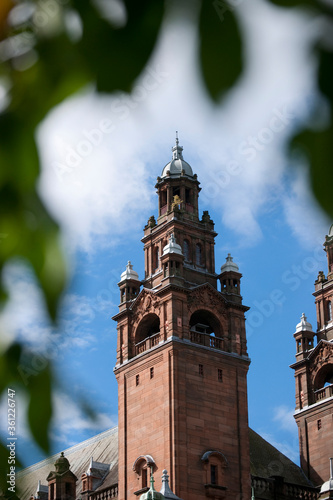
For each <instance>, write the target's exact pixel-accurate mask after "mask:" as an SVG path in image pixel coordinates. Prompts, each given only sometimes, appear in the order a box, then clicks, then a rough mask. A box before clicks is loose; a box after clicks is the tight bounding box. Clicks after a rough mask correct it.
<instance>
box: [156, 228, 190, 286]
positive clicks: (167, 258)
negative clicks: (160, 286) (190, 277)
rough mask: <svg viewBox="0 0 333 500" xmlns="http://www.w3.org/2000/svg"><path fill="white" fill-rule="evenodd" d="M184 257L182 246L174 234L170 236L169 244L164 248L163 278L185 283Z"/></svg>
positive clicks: (162, 261) (162, 258) (162, 260)
mask: <svg viewBox="0 0 333 500" xmlns="http://www.w3.org/2000/svg"><path fill="white" fill-rule="evenodd" d="M183 263H184V255H183V252H182V248H181V246H180V245H179V244H178V243H177V242H176V239H175V236H174V234H170V236H169V242H168V244H167V245H165V247H164V248H163V255H162V257H161V264H162V269H163V278H164V279H169V280H170V279H171V281H172V282H179V280H181V282H183Z"/></svg>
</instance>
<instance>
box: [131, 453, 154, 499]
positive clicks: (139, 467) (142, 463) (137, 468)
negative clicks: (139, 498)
mask: <svg viewBox="0 0 333 500" xmlns="http://www.w3.org/2000/svg"><path fill="white" fill-rule="evenodd" d="M149 467H150V468H151V469H152V470H154V468H155V461H154V459H153V457H152V456H151V455H140V457H138V458H137V459H136V460H135V462H134V464H133V470H134V472H136V473H137V475H138V476H139V479H141V484H140V489H139V490H138V491H136V492H135V494H136V495H138V494H139V493H141V492H142V493H144V492H145V491H148V490H149V484H148V482H149V481H148V468H149Z"/></svg>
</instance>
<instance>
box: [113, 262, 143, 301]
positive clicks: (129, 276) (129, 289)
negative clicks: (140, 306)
mask: <svg viewBox="0 0 333 500" xmlns="http://www.w3.org/2000/svg"><path fill="white" fill-rule="evenodd" d="M118 286H119V289H120V305H121V306H122V309H126V308H127V307H130V305H131V301H132V300H134V299H135V298H136V297H137V296H138V294H139V292H140V286H141V281H140V280H139V275H138V273H137V272H136V271H134V269H133V266H132V264H131V261H130V260H129V261H128V262H127V266H126V269H125V271H124V272H123V273H121V276H120V281H119V283H118Z"/></svg>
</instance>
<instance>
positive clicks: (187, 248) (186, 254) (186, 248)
mask: <svg viewBox="0 0 333 500" xmlns="http://www.w3.org/2000/svg"><path fill="white" fill-rule="evenodd" d="M183 254H184V259H185V260H186V261H187V262H190V260H191V259H190V244H189V242H188V240H184V243H183Z"/></svg>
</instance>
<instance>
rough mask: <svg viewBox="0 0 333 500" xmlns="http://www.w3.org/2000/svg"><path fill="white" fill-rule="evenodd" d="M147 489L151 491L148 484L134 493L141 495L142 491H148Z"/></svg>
mask: <svg viewBox="0 0 333 500" xmlns="http://www.w3.org/2000/svg"><path fill="white" fill-rule="evenodd" d="M146 491H149V488H148V486H146V487H145V488H141V490H137V491H135V492H134V495H137V496H139V495H142V493H146Z"/></svg>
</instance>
